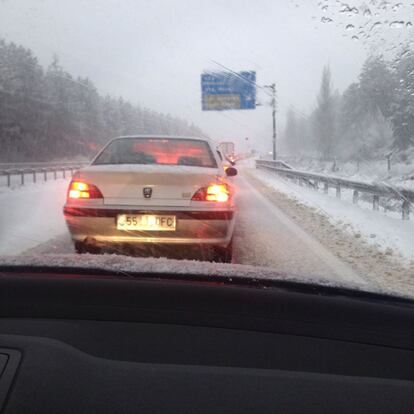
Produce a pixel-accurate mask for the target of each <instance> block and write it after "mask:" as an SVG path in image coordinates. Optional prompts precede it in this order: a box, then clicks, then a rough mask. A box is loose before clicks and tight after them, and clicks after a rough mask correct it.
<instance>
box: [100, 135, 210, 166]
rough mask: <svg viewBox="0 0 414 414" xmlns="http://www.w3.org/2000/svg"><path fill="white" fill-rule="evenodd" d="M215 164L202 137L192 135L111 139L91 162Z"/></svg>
mask: <svg viewBox="0 0 414 414" xmlns="http://www.w3.org/2000/svg"><path fill="white" fill-rule="evenodd" d="M93 164H94V165H101V164H160V165H183V166H193V167H210V168H214V167H217V163H216V160H215V159H214V157H213V154H212V152H211V150H210V147H209V145H208V144H207V142H205V141H199V140H193V139H168V138H167V139H165V138H126V139H118V140H115V141H113V142H111V143H110V144H109V145H108V146H107V147H106V148H104V150H103V151H102V152H101V153H100V154H99V155H98V157H97V158H96V159H95V161H94V162H93Z"/></svg>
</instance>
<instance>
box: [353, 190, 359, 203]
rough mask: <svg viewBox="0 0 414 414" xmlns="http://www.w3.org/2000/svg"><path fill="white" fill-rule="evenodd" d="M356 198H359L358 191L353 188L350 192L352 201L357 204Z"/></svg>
mask: <svg viewBox="0 0 414 414" xmlns="http://www.w3.org/2000/svg"><path fill="white" fill-rule="evenodd" d="M358 199H359V192H358V191H357V190H354V192H353V194H352V202H353V203H354V204H358Z"/></svg>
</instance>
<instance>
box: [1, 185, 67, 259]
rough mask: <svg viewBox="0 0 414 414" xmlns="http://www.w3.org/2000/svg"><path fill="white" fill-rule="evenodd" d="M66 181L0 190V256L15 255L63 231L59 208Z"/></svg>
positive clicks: (62, 220) (64, 229)
mask: <svg viewBox="0 0 414 414" xmlns="http://www.w3.org/2000/svg"><path fill="white" fill-rule="evenodd" d="M67 186H68V180H67V179H66V180H65V179H58V180H56V181H47V182H42V183H37V184H30V185H27V186H23V187H18V188H7V187H0V254H3V255H4V254H10V255H16V254H19V253H22V252H23V251H25V250H27V249H29V248H31V247H34V246H36V245H38V244H39V243H42V242H45V241H47V240H49V239H51V238H53V237H55V236H57V235H59V234H62V233H64V232H66V231H67V229H66V225H65V222H64V219H63V213H62V208H63V204H64V202H65V197H66V190H67Z"/></svg>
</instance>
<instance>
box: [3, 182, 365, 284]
mask: <svg viewBox="0 0 414 414" xmlns="http://www.w3.org/2000/svg"><path fill="white" fill-rule="evenodd" d="M236 183H237V187H238V200H237V202H238V205H239V213H238V218H237V224H236V231H235V240H234V262H235V263H239V264H250V265H255V266H266V267H271V268H273V269H275V270H277V271H278V272H281V273H289V274H296V275H298V276H301V277H306V278H318V279H325V280H332V281H334V280H335V281H343V282H355V283H361V282H362V283H363V281H362V280H361V278H360V277H359V276H358V275H357V274H355V273H354V272H353V270H352V269H351V268H350V267H349V266H348V265H346V264H344V263H343V262H342V261H340V260H339V259H337V258H336V257H335V256H334V255H333V254H332V253H331V252H329V251H328V250H327V248H326V247H324V246H322V245H321V243H319V242H318V241H317V240H316V239H315V238H313V237H312V236H310V235H309V234H308V233H306V232H305V231H304V230H303V229H301V228H300V227H299V226H298V225H297V224H295V223H294V222H293V221H292V220H291V219H290V218H289V217H288V216H287V215H286V214H285V213H284V212H283V211H282V210H281V209H280V208H278V207H277V205H276V204H275V200H271V199H270V198H267V197H266V196H264V194H266V189H265V188H260V186H258V185H257V183H255V186H253V185H252V184H251V183H249V181H248V179H247V178H243V176H241V177H238V178H237V181H236ZM66 186H67V182H66V181H64V180H59V181H58V182H53V183H48V184H44V185H37V186H33V188H30V187H27V188H25V189H21V190H15V191H10V192H8V193H6V194H1V195H0V196H1V199H0V200H3V202H0V214H1V216H0V217H2V223H1V228H2V230H3V231H2V237H0V254H4V253H8V254H13V253H14V252H16V253H21V252H24V253H30V254H48V253H73V252H74V250H73V247H72V245H71V242H70V239H69V236H68V234H67V231H66V227H65V224H64V222H63V217H62V206H63V203H64V195H65V190H66Z"/></svg>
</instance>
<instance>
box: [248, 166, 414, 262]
mask: <svg viewBox="0 0 414 414" xmlns="http://www.w3.org/2000/svg"><path fill="white" fill-rule="evenodd" d="M252 171H254V175H255V176H256V177H257V178H259V179H260V180H262V181H263V182H265V183H266V184H268V185H270V186H271V187H273V188H274V189H276V190H278V191H281V192H282V193H284V194H286V195H288V196H289V197H292V198H294V199H296V200H298V201H300V202H301V203H303V204H305V205H307V206H309V207H313V208H316V209H317V210H319V211H320V212H322V213H323V214H324V215H326V216H327V217H329V219H330V221H331V223H332V224H334V225H337V226H341V227H343V228H345V229H346V230H347V231H349V232H351V233H352V234H354V235H355V236H356V237H357V238H359V237H362V238H364V240H365V241H366V242H368V243H369V244H371V245H374V246H375V247H377V248H379V249H380V250H381V251H383V252H385V253H388V254H393V255H394V256H397V257H399V258H400V259H401V260H402V261H404V262H405V263H409V262H414V221H413V220H410V221H403V220H401V215H400V214H396V213H394V214H393V216H394V217H390V216H387V215H385V214H383V213H382V212H379V211H373V210H372V206H370V208H371V209H369V208H362V206H360V205H354V204H352V198H351V194H348V196H347V197H344V196H343V197H342V199H338V198H336V197H335V196H334V195H333V193H332V194H330V195H326V194H324V193H322V192H320V191H315V190H313V189H311V188H307V187H301V186H298V185H297V184H295V183H293V182H291V181H288V180H285V179H282V178H281V177H279V176H277V175H275V174H273V173H271V172H267V171H265V170H252ZM349 193H351V192H349ZM344 195H346V194H344Z"/></svg>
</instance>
